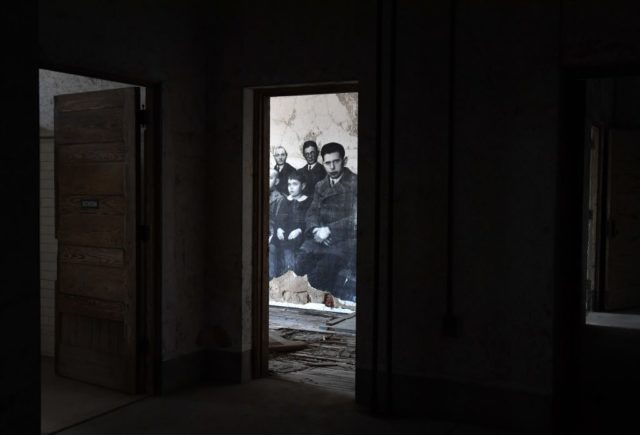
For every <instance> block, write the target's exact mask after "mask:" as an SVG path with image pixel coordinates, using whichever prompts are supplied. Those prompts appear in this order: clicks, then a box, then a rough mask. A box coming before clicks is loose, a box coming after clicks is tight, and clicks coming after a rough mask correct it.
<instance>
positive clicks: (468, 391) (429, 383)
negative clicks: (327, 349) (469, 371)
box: [357, 371, 552, 434]
mask: <svg viewBox="0 0 640 435" xmlns="http://www.w3.org/2000/svg"><path fill="white" fill-rule="evenodd" d="M358 376H367V377H370V376H371V373H370V372H368V373H367V371H359V372H358ZM389 386H390V391H389V392H388V393H385V396H381V394H380V393H378V396H377V397H373V398H369V397H366V398H365V397H358V399H357V400H358V402H359V403H361V404H365V403H371V404H374V405H375V406H377V407H378V409H380V412H382V413H385V414H387V413H388V414H391V415H392V416H397V417H426V418H431V419H437V420H445V421H455V422H458V423H468V424H474V425H481V426H485V427H487V428H494V429H498V430H500V429H506V430H509V429H511V430H513V429H516V430H518V431H520V432H522V433H531V434H539V433H551V430H552V396H551V394H542V393H537V392H531V391H523V390H518V389H515V388H507V387H501V386H494V385H481V384H477V383H472V382H465V381H460V380H452V379H442V378H428V377H420V376H409V375H399V374H395V375H393V376H392V378H391V382H390V385H389ZM375 391H383V389H382V388H379V389H376V388H374V389H372V391H371V393H372V394H375ZM385 391H386V390H385ZM374 411H375V409H374Z"/></svg>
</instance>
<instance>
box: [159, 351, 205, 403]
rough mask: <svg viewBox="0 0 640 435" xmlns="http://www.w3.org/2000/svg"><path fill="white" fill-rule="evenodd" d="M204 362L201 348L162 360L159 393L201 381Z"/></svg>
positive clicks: (203, 376)
mask: <svg viewBox="0 0 640 435" xmlns="http://www.w3.org/2000/svg"><path fill="white" fill-rule="evenodd" d="M205 362H206V355H205V352H204V351H202V350H200V351H197V352H193V353H189V354H186V355H180V356H178V357H176V358H172V359H169V360H166V361H162V365H161V368H160V373H161V384H160V391H161V393H163V394H164V393H169V392H172V391H176V390H179V389H182V388H185V387H192V386H194V385H198V384H200V383H202V382H203V379H204V378H205V375H204V374H205Z"/></svg>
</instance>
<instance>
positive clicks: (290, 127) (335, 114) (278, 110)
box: [269, 93, 358, 174]
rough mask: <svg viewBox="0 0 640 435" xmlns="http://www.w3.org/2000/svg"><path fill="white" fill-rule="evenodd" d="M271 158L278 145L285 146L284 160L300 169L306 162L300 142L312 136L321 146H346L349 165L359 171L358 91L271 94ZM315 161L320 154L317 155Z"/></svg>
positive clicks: (320, 159)
mask: <svg viewBox="0 0 640 435" xmlns="http://www.w3.org/2000/svg"><path fill="white" fill-rule="evenodd" d="M269 117H270V120H271V121H270V123H271V124H270V130H269V135H270V138H271V142H270V145H271V153H272V155H271V160H270V162H269V165H270V166H271V167H273V166H274V165H275V161H274V159H273V149H274V148H275V147H277V146H282V147H284V149H285V150H287V163H289V164H290V165H292V166H293V167H294V168H296V169H299V168H301V167H303V166H304V165H306V164H307V161H306V160H305V159H304V156H303V155H302V144H303V143H304V142H305V141H307V140H313V141H315V142H316V143H317V144H318V147H319V148H320V149H322V146H323V145H324V144H326V143H329V142H338V143H340V144H342V145H343V146H344V147H345V152H346V157H347V158H348V165H347V166H348V167H349V169H351V170H352V171H353V172H355V173H356V174H357V173H358V94H357V93H341V94H323V95H299V96H292V97H272V98H271V103H270V113H269ZM318 161H319V162H322V158H321V157H320V156H318Z"/></svg>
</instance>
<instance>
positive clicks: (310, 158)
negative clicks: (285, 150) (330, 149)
mask: <svg viewBox="0 0 640 435" xmlns="http://www.w3.org/2000/svg"><path fill="white" fill-rule="evenodd" d="M302 154H303V155H304V158H305V159H307V163H308V164H310V165H313V164H314V163H315V162H317V161H318V150H316V149H315V147H306V148H305V149H304V150H302Z"/></svg>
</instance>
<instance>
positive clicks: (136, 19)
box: [39, 0, 206, 389]
mask: <svg viewBox="0 0 640 435" xmlns="http://www.w3.org/2000/svg"><path fill="white" fill-rule="evenodd" d="M39 16H40V23H39V47H40V52H39V54H40V66H42V67H47V68H50V69H61V70H62V71H64V72H72V73H79V74H83V73H84V74H86V75H97V76H99V77H101V78H106V79H112V80H118V81H125V82H129V83H137V84H139V83H141V84H144V85H148V84H151V85H159V86H160V89H161V96H160V98H161V104H162V126H161V127H162V149H161V151H160V152H161V154H162V157H161V159H162V184H161V186H160V187H161V189H162V277H161V285H162V295H161V301H162V309H161V316H162V325H161V328H162V359H163V361H165V363H164V364H163V388H165V389H166V388H171V387H172V385H178V384H180V383H182V382H186V381H188V379H189V378H190V377H192V378H193V377H198V376H200V374H201V372H202V370H201V367H199V364H201V361H202V358H201V357H200V356H199V351H200V349H201V344H200V343H199V342H198V340H199V336H200V331H201V328H202V322H203V316H204V310H203V308H202V307H203V298H204V286H205V283H204V269H205V266H204V240H203V238H202V235H201V234H202V232H203V231H204V227H205V225H206V221H205V214H204V205H203V204H204V202H205V193H204V186H205V174H204V171H205V167H204V164H203V162H204V156H205V148H206V142H205V128H204V126H205V110H206V104H205V98H204V94H205V93H204V87H205V82H204V74H205V61H204V56H203V52H202V45H201V41H202V38H201V37H200V32H202V30H203V29H202V26H201V25H200V23H201V21H200V20H201V18H202V16H203V15H202V13H200V9H199V8H198V7H196V5H195V4H194V2H170V1H165V2H145V1H138V2H131V1H116V2H90V3H87V2H77V1H72V0H69V1H54V2H50V1H43V2H40V5H39Z"/></svg>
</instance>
